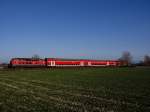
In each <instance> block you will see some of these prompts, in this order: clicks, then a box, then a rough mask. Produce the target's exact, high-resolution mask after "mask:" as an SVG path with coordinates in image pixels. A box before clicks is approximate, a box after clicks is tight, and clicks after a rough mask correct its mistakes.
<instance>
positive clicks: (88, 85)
mask: <svg viewBox="0 0 150 112" xmlns="http://www.w3.org/2000/svg"><path fill="white" fill-rule="evenodd" d="M76 111H77V112H150V69H149V68H72V69H67V68H66V69H14V70H11V69H10V70H1V71H0V112H76Z"/></svg>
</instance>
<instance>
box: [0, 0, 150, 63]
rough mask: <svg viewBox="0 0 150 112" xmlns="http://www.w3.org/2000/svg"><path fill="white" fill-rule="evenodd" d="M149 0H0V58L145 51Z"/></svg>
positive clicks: (148, 51) (149, 51)
mask: <svg viewBox="0 0 150 112" xmlns="http://www.w3.org/2000/svg"><path fill="white" fill-rule="evenodd" d="M149 6H150V1H149V0H125V1H122V0H113V1H112V0H101V1H99V0H64V1H62V0H51V1H48V0H36V1H34V0H22V1H20V0H13V1H11V0H1V1H0V9H1V11H0V62H8V61H9V60H10V59H11V58H15V57H32V56H33V55H34V54H38V55H39V56H40V57H42V58H44V57H52V58H53V57H56V58H57V57H58V58H77V59H79V58H83V59H101V60H103V59H118V58H120V57H121V55H122V52H124V51H129V52H130V53H131V55H132V56H133V61H140V60H142V59H143V57H144V55H150V45H149V43H150V13H149V12H150V7H149Z"/></svg>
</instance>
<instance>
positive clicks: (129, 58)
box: [119, 51, 132, 65]
mask: <svg viewBox="0 0 150 112" xmlns="http://www.w3.org/2000/svg"><path fill="white" fill-rule="evenodd" d="M119 60H121V61H126V62H127V64H128V65H131V63H132V56H131V53H130V52H129V51H125V52H123V53H122V56H121V58H119Z"/></svg>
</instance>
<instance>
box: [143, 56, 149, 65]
mask: <svg viewBox="0 0 150 112" xmlns="http://www.w3.org/2000/svg"><path fill="white" fill-rule="evenodd" d="M144 65H147V66H148V65H150V56H148V55H145V56H144Z"/></svg>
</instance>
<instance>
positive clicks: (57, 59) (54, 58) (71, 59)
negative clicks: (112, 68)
mask: <svg viewBox="0 0 150 112" xmlns="http://www.w3.org/2000/svg"><path fill="white" fill-rule="evenodd" d="M45 59H52V60H64V61H70V60H72V61H89V60H91V61H118V60H95V59H66V58H45Z"/></svg>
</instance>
